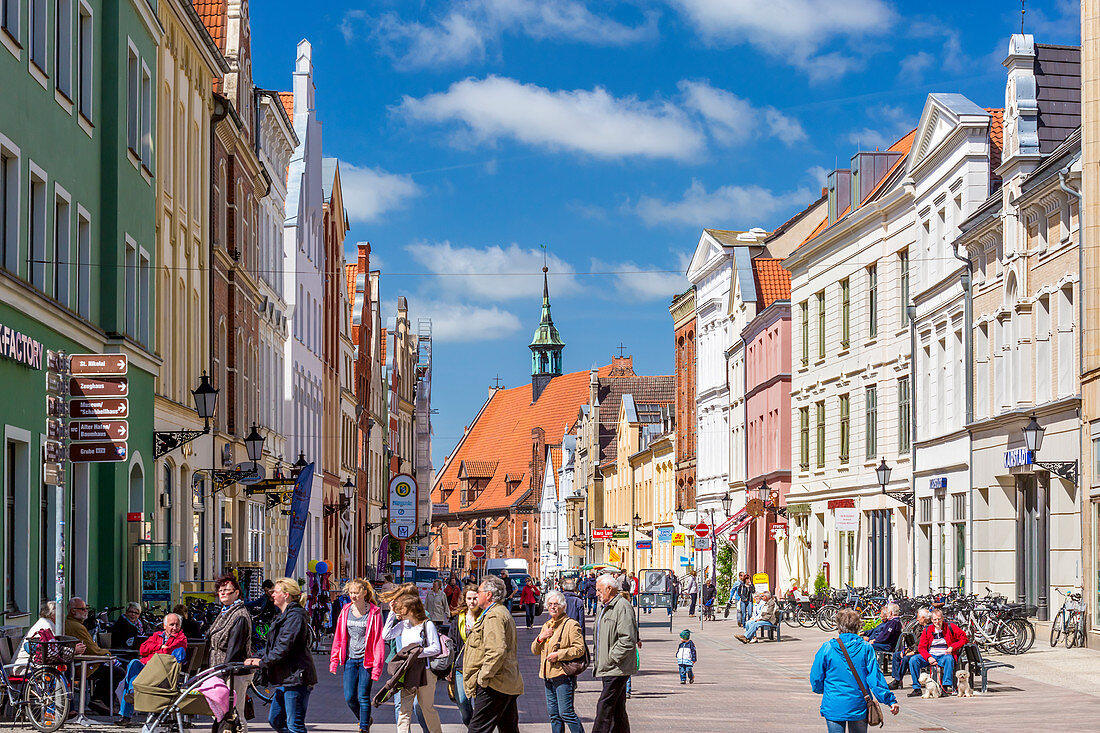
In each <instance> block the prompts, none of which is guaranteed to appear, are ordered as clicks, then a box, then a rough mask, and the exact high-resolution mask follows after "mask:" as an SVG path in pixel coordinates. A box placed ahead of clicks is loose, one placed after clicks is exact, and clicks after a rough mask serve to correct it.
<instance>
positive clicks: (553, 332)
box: [529, 266, 565, 403]
mask: <svg viewBox="0 0 1100 733" xmlns="http://www.w3.org/2000/svg"><path fill="white" fill-rule="evenodd" d="M546 273H547V268H546V266H543V268H542V320H541V321H539V327H538V328H537V329H535V337H534V339H532V340H531V345H530V347H529V348H530V349H531V402H532V403H534V402H537V401H538V399H539V395H541V394H542V391H543V390H544V389H546V385H548V384H550V380H551V379H553V378H554V377H557V376H560V375H561V352H562V350H563V349H564V348H565V342H564V341H562V340H561V336H559V335H558V329H556V328H555V327H554V319H553V318H552V317H551V316H550V286H549V283H548V281H547V276H546Z"/></svg>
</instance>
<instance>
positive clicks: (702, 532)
mask: <svg viewBox="0 0 1100 733" xmlns="http://www.w3.org/2000/svg"><path fill="white" fill-rule="evenodd" d="M695 536H696V537H708V536H710V527H709V526H708V525H707V523H706V522H699V524H697V525H695Z"/></svg>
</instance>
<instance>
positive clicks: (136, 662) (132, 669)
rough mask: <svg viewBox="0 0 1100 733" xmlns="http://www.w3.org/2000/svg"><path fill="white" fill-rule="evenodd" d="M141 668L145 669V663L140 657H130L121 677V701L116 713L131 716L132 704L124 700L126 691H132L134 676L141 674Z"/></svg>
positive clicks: (126, 716) (132, 712)
mask: <svg viewBox="0 0 1100 733" xmlns="http://www.w3.org/2000/svg"><path fill="white" fill-rule="evenodd" d="M143 669H145V665H144V664H142V663H141V660H140V659H131V660H130V663H129V664H128V665H126V676H125V677H123V678H122V702H121V703H119V706H118V714H119V715H121V716H122V717H124V718H132V717H133V715H134V704H133V703H132V702H126V693H133V691H134V678H135V677H137V676H138V675H139V674H141V670H143Z"/></svg>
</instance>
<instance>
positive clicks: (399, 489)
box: [390, 473, 417, 540]
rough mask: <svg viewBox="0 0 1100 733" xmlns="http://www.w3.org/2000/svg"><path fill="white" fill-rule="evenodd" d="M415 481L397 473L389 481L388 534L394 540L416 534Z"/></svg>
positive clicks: (405, 538) (408, 537)
mask: <svg viewBox="0 0 1100 733" xmlns="http://www.w3.org/2000/svg"><path fill="white" fill-rule="evenodd" d="M416 496H417V490H416V479H414V478H413V477H412V476H410V475H409V474H407V473H399V474H397V475H396V476H394V477H393V478H392V479H390V534H391V535H392V536H393V538H394V539H395V540H407V539H410V538H411V537H412V536H413V534H415V533H416Z"/></svg>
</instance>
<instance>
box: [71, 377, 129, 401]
mask: <svg viewBox="0 0 1100 733" xmlns="http://www.w3.org/2000/svg"><path fill="white" fill-rule="evenodd" d="M129 391H130V389H129V385H128V384H127V381H126V377H73V378H72V379H70V380H69V394H71V395H72V396H73V397H125V396H126V394H127V393H128V392H129Z"/></svg>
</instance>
